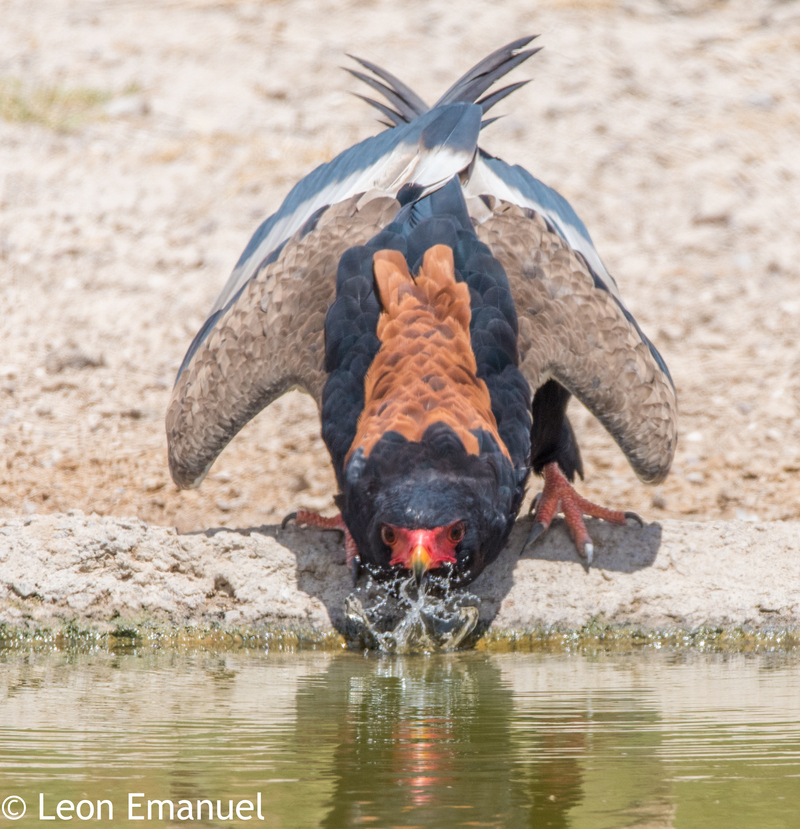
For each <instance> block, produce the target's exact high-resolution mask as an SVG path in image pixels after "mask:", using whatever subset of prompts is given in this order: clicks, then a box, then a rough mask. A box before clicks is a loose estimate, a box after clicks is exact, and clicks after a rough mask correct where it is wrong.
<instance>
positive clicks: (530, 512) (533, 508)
mask: <svg viewBox="0 0 800 829" xmlns="http://www.w3.org/2000/svg"><path fill="white" fill-rule="evenodd" d="M542 494H543V493H541V492H537V493H536V495H534V496H533V500H532V501H531V505H530V506H529V507H528V515H533V513H534V512H536V508H537V507H538V506H539V501H541V500H542Z"/></svg>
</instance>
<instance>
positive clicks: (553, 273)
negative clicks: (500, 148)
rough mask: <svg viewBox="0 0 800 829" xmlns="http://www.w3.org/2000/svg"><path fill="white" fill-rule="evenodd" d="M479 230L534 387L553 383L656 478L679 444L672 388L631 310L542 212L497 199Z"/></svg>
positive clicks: (642, 471)
mask: <svg viewBox="0 0 800 829" xmlns="http://www.w3.org/2000/svg"><path fill="white" fill-rule="evenodd" d="M476 232H477V234H478V238H479V239H480V240H481V241H483V242H484V243H485V244H486V245H488V247H489V249H490V250H491V251H492V254H493V255H494V256H496V257H497V258H498V259H499V260H500V262H501V263H502V264H503V267H504V268H505V269H506V272H507V274H508V279H509V284H510V286H511V293H512V295H513V297H514V302H515V304H516V308H517V316H518V320H519V353H520V368H521V369H522V372H523V374H524V375H525V378H526V379H527V381H528V383H529V384H530V386H531V390H532V391H534V392H535V390H536V389H538V388H540V387H541V386H543V385H544V383H545V382H546V381H547V380H549V379H554V380H556V381H557V382H558V383H559V384H560V385H562V386H563V387H564V388H566V389H567V390H568V391H569V392H571V393H572V394H574V395H575V396H576V397H577V398H578V399H579V400H580V401H581V402H582V403H583V404H584V405H585V406H586V407H587V408H588V409H589V410H590V411H591V412H592V414H594V415H595V416H596V417H597V419H598V420H599V421H600V422H601V423H602V424H603V426H605V428H606V429H607V430H608V432H609V433H610V434H611V436H612V437H613V438H614V440H616V442H617V443H618V444H619V446H620V448H621V449H622V451H623V452H624V453H625V455H626V457H627V458H628V460H629V462H630V464H631V466H632V467H633V469H634V471H635V472H636V474H637V475H638V476H639V478H640V479H641V480H643V481H645V482H648V483H657V482H659V481H661V480H663V479H664V477H666V475H667V473H668V472H669V468H670V465H671V463H672V458H673V455H674V452H675V447H676V444H677V436H678V425H677V399H676V395H675V388H674V386H673V384H672V380H671V378H670V377H669V374H668V372H666V370H665V369H666V366H664V364H663V360H661V357H660V355H659V354H658V352H657V351H656V350H655V348H654V347H653V346H652V344H651V343H650V342H649V340H647V338H646V337H644V335H642V334H641V332H640V330H639V328H638V326H637V325H636V324H635V321H634V320H632V317H630V314H628V313H627V312H625V311H624V308H623V307H622V306H621V305H620V303H619V302H617V300H616V298H615V297H614V296H613V295H612V294H611V293H610V292H609V291H607V290H603V289H602V288H599V287H598V286H597V285H596V284H595V279H594V276H593V275H592V273H591V272H590V269H589V268H588V267H587V265H586V261H585V259H584V258H583V256H581V255H579V254H577V253H576V252H575V251H574V250H573V249H572V248H571V247H570V246H569V245H568V244H567V242H566V241H565V240H564V239H563V238H562V237H561V236H560V234H558V233H555V232H553V230H552V229H551V228H550V227H548V224H547V222H546V221H545V220H544V217H543V216H542V215H541V214H538V213H533V211H531V210H530V209H528V210H525V209H523V208H520V207H519V206H517V205H515V204H512V203H509V202H502V201H500V202H497V204H496V205H495V206H494V208H493V210H492V212H491V215H490V216H489V217H488V218H485V217H484V218H483V221H480V222H478V223H477V224H476Z"/></svg>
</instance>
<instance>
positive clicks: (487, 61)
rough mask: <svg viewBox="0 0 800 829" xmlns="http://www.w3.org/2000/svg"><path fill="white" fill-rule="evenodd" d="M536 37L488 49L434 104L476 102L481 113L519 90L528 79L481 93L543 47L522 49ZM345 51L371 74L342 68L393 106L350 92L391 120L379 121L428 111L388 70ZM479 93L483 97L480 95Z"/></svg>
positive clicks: (406, 120) (397, 120) (410, 118)
mask: <svg viewBox="0 0 800 829" xmlns="http://www.w3.org/2000/svg"><path fill="white" fill-rule="evenodd" d="M537 37H539V35H538V34H535V35H525V36H524V37H521V38H518V39H517V40H514V41H512V42H511V43H507V44H506V45H505V46H501V47H500V48H499V49H497V50H495V51H494V52H492V53H491V54H490V55H488V56H487V57H485V58H484V59H483V60H481V61H479V62H478V63H476V64H475V66H473V67H472V68H471V69H470V70H469V71H468V72H466V73H465V74H464V75H462V76H461V77H460V78H459V79H458V80H457V81H456V82H455V83H454V84H453V86H451V87H450V89H448V90H447V92H445V94H444V95H443V96H442V97H441V98H440V99H439V100H438V101H437V102H436V103H435V104H434V107H437V106H441V105H443V104H450V103H458V102H466V103H477V104H478V105H479V106H481V108H482V109H483V112H484V114H485V113H486V112H487V111H488V110H489V109H491V107H493V106H494V105H495V104H496V103H498V102H499V101H501V100H502V99H503V98H505V97H506V96H507V95H510V94H511V93H512V92H515V91H516V90H517V89H521V88H522V87H523V86H525V84H527V83H529V82H530V81H529V80H525V81H519V82H517V83H513V84H509V85H508V86H505V87H503V88H502V89H500V90H498V91H497V92H494V93H491V94H489V95H484V93H485V92H486V91H487V90H488V89H489V88H490V87H491V86H493V85H494V83H495V82H496V81H498V80H499V79H500V78H502V77H503V76H504V75H507V74H508V73H509V72H510V71H511V70H512V69H515V68H516V67H517V66H519V65H520V64H521V63H523V62H524V61H526V60H527V59H528V58H529V57H531V56H532V55H535V54H536V53H537V52H540V51H541V50H542V48H543V47H541V46H537V47H534V48H532V49H526V48H525V47H526V46H527V45H528V44H529V43H531V42H532V41H534V40H536V38H537ZM346 54H347V57H348V58H350V59H351V60H354V61H355V62H356V63H358V64H359V65H360V66H363V67H364V69H366V70H367V71H368V72H371V73H372V74H373V75H374V76H375V77H374V78H373V77H370V76H369V75H365V74H364V73H363V72H360V71H358V70H357V69H351V68H350V67H347V66H343V67H342V69H344V70H345V71H346V72H348V73H349V74H350V75H352V76H353V77H354V78H356V79H357V80H360V81H361V82H362V83H365V84H367V86H369V87H370V88H372V89H374V90H375V91H376V92H378V94H380V95H382V96H383V97H385V98H386V99H387V101H388V102H389V104H391V105H392V106H393V107H395V109H390V108H389V107H387V106H385V105H384V104H381V103H379V102H378V101H375V100H374V99H372V98H367V97H365V96H363V95H358V94H357V93H354V94H355V95H356V97H358V98H361V100H363V101H366V103H368V104H369V105H370V106H373V107H375V108H376V109H377V110H378V111H379V112H381V114H382V115H383V116H384V117H386V118H388V119H389V120H390V121H393V122H394V124H393V125H390V124H386V122H385V121H381V122H380V123H382V124H386V125H387V126H389V127H390V128H391V126H398V125H400V124H403V123H410V122H411V121H413V120H414V118H416V117H417V116H418V115H422V114H423V113H425V112H428V111H429V109H430V108H429V107H428V105H427V104H426V103H425V102H424V101H423V100H422V98H420V97H419V95H417V94H416V93H415V92H414V91H413V90H411V89H409V87H407V86H406V85H405V84H404V83H403V82H402V81H400V80H399V79H398V78H396V77H395V76H394V75H392V74H391V73H390V72H387V71H386V70H385V69H382V68H381V67H380V66H377V65H376V64H374V63H372V62H371V61H368V60H365V59H364V58H359V57H357V56H356V55H353V54H351V53H349V52H347V53H346ZM378 79H379V80H378ZM482 95H483V97H481V96H482ZM479 99H480V100H479ZM496 120H497V119H496V118H490V119H487V120H486V121H484V122H483V125H482V126H483V127H486V126H488V125H489V124H491V123H493V122H494V121H496Z"/></svg>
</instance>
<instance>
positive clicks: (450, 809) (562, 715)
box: [0, 650, 800, 829]
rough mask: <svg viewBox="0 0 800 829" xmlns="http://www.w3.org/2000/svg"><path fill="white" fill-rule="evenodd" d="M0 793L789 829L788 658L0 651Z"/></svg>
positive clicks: (798, 820)
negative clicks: (781, 828)
mask: <svg viewBox="0 0 800 829" xmlns="http://www.w3.org/2000/svg"><path fill="white" fill-rule="evenodd" d="M14 798H18V799H17V800H15V799H14ZM156 800H159V801H165V802H163V803H161V804H160V805H159V804H155V803H151V804H150V806H149V817H148V801H156ZM0 801H2V803H3V808H4V809H5V810H6V815H7V816H6V817H3V816H0V826H33V825H36V826H59V825H63V824H64V823H65V822H66V821H67V820H68V819H70V818H71V822H70V823H69V825H70V826H73V827H74V826H76V825H87V826H92V825H98V826H99V825H103V826H131V827H137V826H181V825H196V826H204V827H212V826H226V827H229V826H235V827H257V826H266V827H292V828H293V829H294V827H319V826H321V827H362V826H366V827H404V828H405V829H409V828H410V827H462V826H463V827H468V826H472V827H479V826H487V827H495V826H496V827H576V828H577V827H596V828H597V829H600V827H609V829H611V828H612V827H613V829H618V827H628V826H635V827H652V828H653V829H655V828H656V827H658V829H662V828H663V829H666V827H736V829H740V828H741V827H758V828H759V829H770V828H771V827H792V829H795V828H796V827H798V826H800V659H798V657H797V656H796V655H792V654H766V655H764V654H761V655H745V654H733V655H730V654H728V655H720V654H716V655H715V654H703V653H697V652H686V651H673V652H664V651H663V650H662V651H654V650H650V651H645V652H639V653H631V654H622V655H620V654H610V653H599V654H595V655H593V656H586V655H574V654H573V655H570V654H566V655H564V654H560V655H552V654H551V655H547V654H521V653H512V654H493V653H476V652H464V653H453V654H436V655H431V656H405V657H399V656H390V655H388V656H387V655H385V656H380V655H368V656H363V655H359V654H354V653H342V654H330V653H296V654H274V653H264V652H263V651H262V652H258V651H247V650H241V651H234V652H229V653H222V654H219V653H217V654H209V653H193V654H192V653H189V654H186V653H178V652H168V651H167V652H164V651H161V652H159V651H151V652H145V653H136V652H129V653H120V654H111V653H107V652H94V653H91V652H90V653H78V654H69V653H58V652H53V651H50V652H46V653H34V652H29V653H19V652H14V651H6V652H0ZM218 801H219V802H218ZM198 802H199V803H198ZM23 803H24V805H25V808H26V810H27V811H26V814H25V815H24V817H22V818H21V819H20V820H17V821H14V820H11V819H10V818H11V817H13V816H14V814H20V811H21V808H22V804H23ZM59 803H61V806H60V807H59ZM59 809H60V816H59ZM98 809H99V812H100V815H101V818H100V819H99V820H98V818H97V814H98ZM198 809H199V810H200V811H201V812H202V817H201V819H200V820H198ZM129 810H130V811H129ZM170 810H172V811H173V815H174V817H173V819H172V820H170V818H169V813H170ZM159 811H160V812H161V814H162V817H161V818H159ZM109 812H113V814H112V815H111V817H110V819H109ZM209 813H211V816H209ZM190 816H191V818H192V820H189V817H190ZM47 818H53V820H52V821H50V822H45V821H46V819H47ZM135 818H139V819H138V820H137V819H135ZM141 818H143V819H141Z"/></svg>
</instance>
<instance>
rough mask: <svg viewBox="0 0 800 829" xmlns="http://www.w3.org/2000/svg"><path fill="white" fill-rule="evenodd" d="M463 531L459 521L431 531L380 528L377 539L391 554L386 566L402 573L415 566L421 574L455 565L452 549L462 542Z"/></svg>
mask: <svg viewBox="0 0 800 829" xmlns="http://www.w3.org/2000/svg"><path fill="white" fill-rule="evenodd" d="M464 531H465V527H464V522H463V521H454V522H453V523H452V524H448V525H447V526H446V527H435V528H434V529H432V530H408V529H406V528H405V527H395V526H393V525H392V524H384V525H383V528H382V530H381V538H382V539H383V542H384V544H387V545H388V546H389V547H390V548H391V550H392V559H391V561H390V564H392V565H395V564H399V565H401V566H402V567H404V568H405V569H406V570H413V569H415V564H416V566H417V567H422V568H423V569H424V570H435V569H436V568H437V567H441V566H442V565H443V564H455V561H456V547H457V546H458V544H459V542H460V541H461V539H463V538H464Z"/></svg>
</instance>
